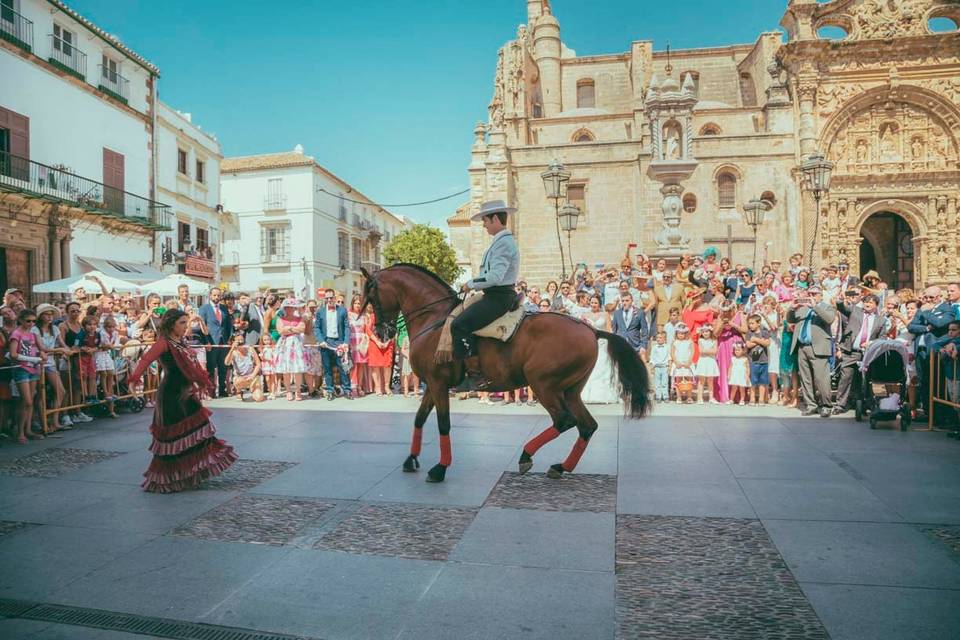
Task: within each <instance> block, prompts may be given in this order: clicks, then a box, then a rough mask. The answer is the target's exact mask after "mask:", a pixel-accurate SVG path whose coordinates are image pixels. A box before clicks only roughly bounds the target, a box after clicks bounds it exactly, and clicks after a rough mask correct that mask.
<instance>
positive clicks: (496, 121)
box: [489, 97, 503, 131]
mask: <svg viewBox="0 0 960 640" xmlns="http://www.w3.org/2000/svg"><path fill="white" fill-rule="evenodd" d="M489 110H490V125H491V126H492V128H493V129H495V130H497V131H502V130H503V101H502V100H501V99H500V98H499V97H495V98H494V99H493V102H491V103H490V107H489Z"/></svg>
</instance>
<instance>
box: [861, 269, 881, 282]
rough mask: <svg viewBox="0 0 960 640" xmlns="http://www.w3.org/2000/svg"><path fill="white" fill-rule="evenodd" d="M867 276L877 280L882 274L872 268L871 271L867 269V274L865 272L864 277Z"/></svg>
mask: <svg viewBox="0 0 960 640" xmlns="http://www.w3.org/2000/svg"><path fill="white" fill-rule="evenodd" d="M867 278H874V279H876V280H879V279H880V274H879V273H877V272H876V271H874V270H873V269H871V270H870V271H867V272H866V273H865V274H863V279H864V280H866V279H867Z"/></svg>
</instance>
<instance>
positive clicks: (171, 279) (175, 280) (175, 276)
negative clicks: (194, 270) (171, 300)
mask: <svg viewBox="0 0 960 640" xmlns="http://www.w3.org/2000/svg"><path fill="white" fill-rule="evenodd" d="M182 284H185V285H187V287H189V289H190V295H192V296H199V295H203V294H205V293H206V292H207V290H208V289H209V288H210V286H211V285H210V283H209V282H204V281H203V280H195V279H193V278H191V277H189V276H185V275H183V274H182V273H172V274H170V275H169V276H167V277H166V278H160V279H159V280H155V281H154V282H148V283H147V284H145V285H141V288H142V289H143V290H144V291H147V292H149V293H156V294H159V295H161V296H175V295H177V287H179V286H180V285H182Z"/></svg>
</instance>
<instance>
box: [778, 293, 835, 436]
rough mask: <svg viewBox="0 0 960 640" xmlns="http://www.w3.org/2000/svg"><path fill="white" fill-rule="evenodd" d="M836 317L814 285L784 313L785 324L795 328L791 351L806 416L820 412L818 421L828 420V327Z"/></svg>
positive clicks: (829, 397)
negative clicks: (795, 358) (785, 317)
mask: <svg viewBox="0 0 960 640" xmlns="http://www.w3.org/2000/svg"><path fill="white" fill-rule="evenodd" d="M836 317H837V310H836V309H834V308H833V306H831V305H829V304H827V303H826V302H824V301H823V293H822V291H821V290H820V287H817V286H813V287H810V288H809V289H807V291H806V294H804V293H802V292H801V293H800V294H799V295H798V296H797V297H796V298H794V301H793V306H792V307H791V308H790V310H789V311H787V322H791V323H794V325H795V326H794V328H793V343H792V344H791V345H790V351H791V352H796V354H797V369H798V370H799V373H800V390H801V392H802V393H803V415H805V416H811V415H813V414H815V413H818V412H819V413H820V417H821V418H829V417H830V408H831V405H832V404H833V403H832V398H831V391H830V362H829V360H830V353H831V339H830V325H831V324H833V320H834V319H835V318H836Z"/></svg>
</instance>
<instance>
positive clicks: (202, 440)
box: [141, 409, 237, 493]
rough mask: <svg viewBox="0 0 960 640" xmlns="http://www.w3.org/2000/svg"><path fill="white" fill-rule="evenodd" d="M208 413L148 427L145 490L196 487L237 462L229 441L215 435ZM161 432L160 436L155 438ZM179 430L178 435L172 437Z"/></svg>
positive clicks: (164, 491) (171, 490)
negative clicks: (150, 439)
mask: <svg viewBox="0 0 960 640" xmlns="http://www.w3.org/2000/svg"><path fill="white" fill-rule="evenodd" d="M209 415H210V412H209V411H207V410H206V409H203V410H202V411H201V412H197V413H196V414H194V415H192V416H190V417H189V418H186V419H184V420H182V421H180V422H179V423H177V424H176V425H172V426H167V427H162V428H157V427H156V425H154V426H153V427H151V429H150V430H151V432H152V433H153V434H154V438H153V442H152V443H151V445H150V451H151V452H152V453H153V454H154V456H153V460H152V461H151V462H150V467H149V468H148V469H147V471H146V472H145V473H144V474H143V477H144V481H143V484H142V485H141V486H142V487H143V490H144V491H150V492H154V493H174V492H176V491H184V490H187V489H195V488H197V487H198V486H199V485H200V483H201V482H203V481H204V480H206V479H207V478H211V477H213V476H217V475H220V474H221V473H223V472H224V471H226V470H227V469H229V468H230V466H231V465H232V464H233V463H234V462H236V461H237V454H236V452H234V450H233V447H231V446H230V445H229V444H227V443H226V442H224V441H223V440H220V439H219V438H216V437H214V434H216V429H214V426H213V424H212V423H211V422H210V421H209V420H208V419H207V418H208V416H209ZM159 431H163V432H164V433H163V436H166V437H163V438H162V439H160V438H158V437H157V435H159V434H158V432H159ZM173 433H179V436H173V435H172V434H173Z"/></svg>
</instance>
